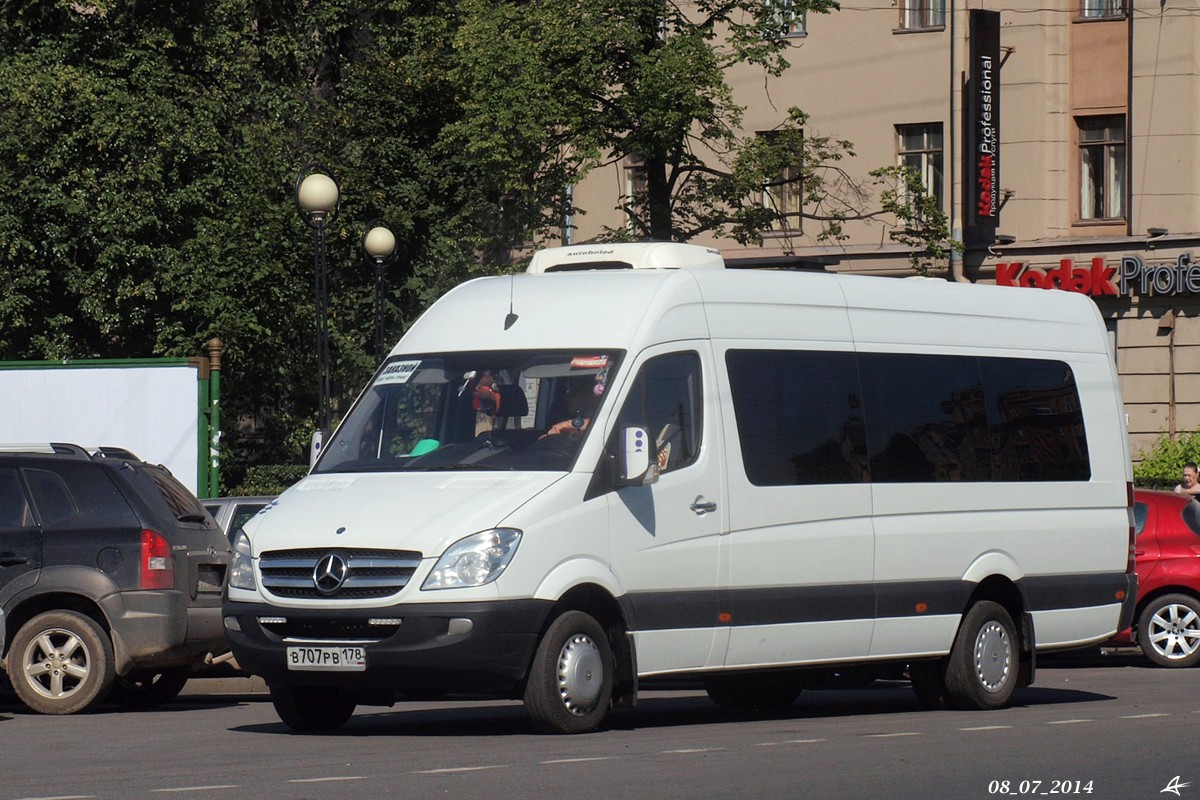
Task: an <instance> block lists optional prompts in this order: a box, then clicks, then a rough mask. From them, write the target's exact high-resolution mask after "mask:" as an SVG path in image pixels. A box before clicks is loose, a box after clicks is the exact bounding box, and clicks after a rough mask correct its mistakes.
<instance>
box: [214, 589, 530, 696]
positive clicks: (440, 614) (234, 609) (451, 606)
mask: <svg viewBox="0 0 1200 800" xmlns="http://www.w3.org/2000/svg"><path fill="white" fill-rule="evenodd" d="M550 605H551V604H550V603H549V601H542V600H504V601H488V602H475V603H430V604H424V603H410V604H401V605H395V606H384V607H375V608H354V609H325V608H286V607H281V606H273V605H267V604H265V603H243V602H233V601H227V602H226V603H225V607H224V616H225V636H226V638H227V639H228V641H229V644H230V648H231V649H232V650H233V654H234V657H235V658H236V659H237V662H238V665H239V666H241V668H242V669H244V670H246V671H248V672H250V673H252V674H254V675H258V676H260V677H262V678H263V679H264V680H266V681H267V682H268V683H277V684H293V685H323V686H345V687H347V688H354V689H390V690H400V691H405V690H409V691H443V692H471V693H481V694H492V695H501V696H508V695H511V694H512V693H514V692H515V691H516V690H517V688H518V687H519V686H520V684H521V682H522V681H523V680H524V678H525V674H526V672H527V670H528V668H529V664H530V662H531V660H532V658H533V651H534V648H535V647H536V646H537V642H538V637H539V634H540V633H541V630H542V626H543V624H544V622H545V619H546V616H547V614H548V613H549V611H550ZM373 621H374V622H373ZM342 643H354V644H361V645H362V646H363V647H365V650H366V664H367V668H366V670H365V671H360V672H337V671H331V672H314V671H292V670H289V669H288V667H287V663H286V653H287V648H288V647H289V646H294V645H305V646H321V645H334V644H342Z"/></svg>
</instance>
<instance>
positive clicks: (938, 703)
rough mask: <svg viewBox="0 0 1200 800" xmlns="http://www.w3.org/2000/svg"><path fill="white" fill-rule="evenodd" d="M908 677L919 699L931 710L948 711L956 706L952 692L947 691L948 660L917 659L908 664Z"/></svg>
mask: <svg viewBox="0 0 1200 800" xmlns="http://www.w3.org/2000/svg"><path fill="white" fill-rule="evenodd" d="M908 679H909V681H911V682H912V688H913V693H914V694H915V695H916V696H917V701H918V702H920V704H921V705H923V706H924V707H925V708H927V709H929V710H930V711H948V710H950V709H952V708H954V703H953V702H951V700H950V693H949V692H947V691H946V660H945V659H939V660H937V661H917V662H914V663H912V664H909V666H908Z"/></svg>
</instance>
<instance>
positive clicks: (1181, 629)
mask: <svg viewBox="0 0 1200 800" xmlns="http://www.w3.org/2000/svg"><path fill="white" fill-rule="evenodd" d="M1133 517H1134V524H1135V533H1136V534H1137V574H1138V599H1137V608H1136V610H1135V611H1134V615H1133V625H1132V627H1130V628H1128V629H1126V630H1124V631H1121V632H1120V633H1118V634H1117V636H1116V637H1115V638H1113V639H1112V640H1111V641H1110V642H1109V644H1110V645H1117V646H1120V645H1131V644H1132V645H1137V646H1138V647H1140V648H1141V649H1142V652H1143V653H1145V654H1146V656H1147V657H1148V658H1149V659H1150V660H1151V661H1153V662H1154V663H1155V664H1158V665H1159V666H1163V667H1191V666H1195V665H1196V663H1197V662H1200V501H1198V500H1196V499H1193V498H1192V497H1191V496H1190V495H1186V494H1175V493H1174V492H1157V491H1150V490H1146V489H1137V490H1135V491H1134V493H1133Z"/></svg>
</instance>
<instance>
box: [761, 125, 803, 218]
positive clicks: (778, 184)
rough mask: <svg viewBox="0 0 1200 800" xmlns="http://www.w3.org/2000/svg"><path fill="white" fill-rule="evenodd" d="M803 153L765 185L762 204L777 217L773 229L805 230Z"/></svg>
mask: <svg viewBox="0 0 1200 800" xmlns="http://www.w3.org/2000/svg"><path fill="white" fill-rule="evenodd" d="M759 136H767V137H770V136H771V134H770V133H760V134H759ZM801 156H802V153H796V154H795V161H793V162H791V163H789V164H786V165H785V166H784V167H783V168H782V169H780V170H779V172H778V174H776V176H775V178H774V180H771V181H768V182H767V183H766V184H764V185H763V190H762V206H763V208H765V209H768V210H770V211H773V212H774V213H775V217H774V218H773V219H772V220H771V222H770V225H769V227H770V229H771V230H773V231H789V232H793V233H799V232H801V231H803V230H804V224H803V221H804V217H803V216H802V215H801V211H802V210H803V208H804V162H803V160H802V157H801Z"/></svg>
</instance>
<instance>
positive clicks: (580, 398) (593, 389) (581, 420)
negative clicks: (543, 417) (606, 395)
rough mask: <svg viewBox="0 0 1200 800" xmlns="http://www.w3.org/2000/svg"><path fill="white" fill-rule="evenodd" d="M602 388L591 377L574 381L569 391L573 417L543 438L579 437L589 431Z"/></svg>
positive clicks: (558, 424)
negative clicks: (562, 435)
mask: <svg viewBox="0 0 1200 800" xmlns="http://www.w3.org/2000/svg"><path fill="white" fill-rule="evenodd" d="M602 387H603V384H600V383H597V382H596V381H595V380H594V379H593V378H591V377H590V376H589V377H588V378H587V379H582V378H576V379H574V380H573V381H572V382H571V384H570V388H569V389H568V390H567V412H568V413H569V414H570V415H571V416H570V418H569V419H564V420H563V421H562V422H556V423H554V424H553V425H551V426H550V428H549V429H548V430H547V431H546V433H545V434H543V436H542V437H541V438H543V439H544V438H546V437H547V436H557V435H559V434H562V433H569V434H575V435H579V434H580V433H583V432H584V431H585V430H587V427H588V425H589V424H591V421H592V413H593V412H594V411H595V410H596V401H597V398H598V397H599V394H598V391H603V388H602Z"/></svg>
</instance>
